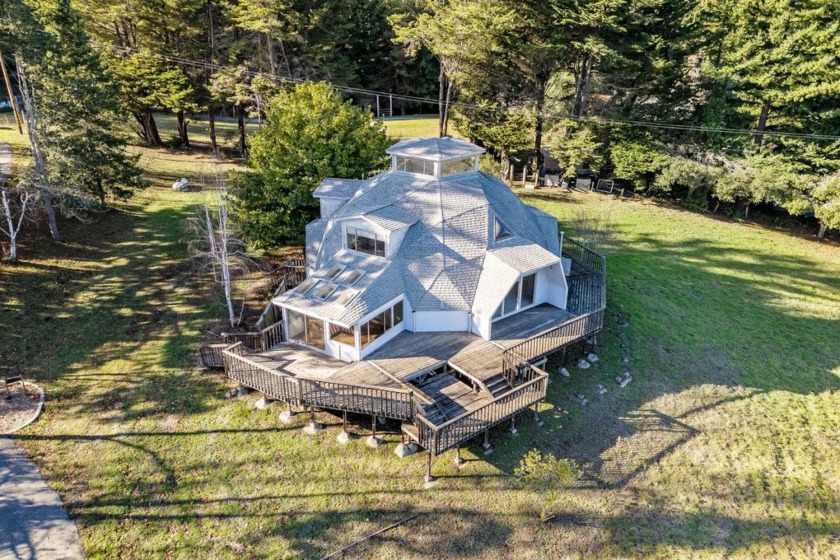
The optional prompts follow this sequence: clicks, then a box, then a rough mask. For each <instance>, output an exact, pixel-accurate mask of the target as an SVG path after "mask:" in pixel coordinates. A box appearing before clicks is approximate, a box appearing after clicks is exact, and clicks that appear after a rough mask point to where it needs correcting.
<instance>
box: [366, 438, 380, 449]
mask: <svg viewBox="0 0 840 560" xmlns="http://www.w3.org/2000/svg"><path fill="white" fill-rule="evenodd" d="M383 443H385V440H383V439H382V438H379V437H373V436H368V437H367V439H366V440H365V445H367V446H368V447H370V448H371V449H378V448H379V447H380V446H381V445H382V444H383Z"/></svg>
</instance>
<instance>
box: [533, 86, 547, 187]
mask: <svg viewBox="0 0 840 560" xmlns="http://www.w3.org/2000/svg"><path fill="white" fill-rule="evenodd" d="M547 82H548V80H547V79H542V78H540V79H539V81H538V82H537V99H536V106H535V107H534V109H535V110H536V122H535V124H534V155H533V156H532V158H531V164H532V166H533V168H534V173H536V174H539V170H540V165H542V136H543V122H544V120H545V115H543V108H544V107H545V88H546V86H547Z"/></svg>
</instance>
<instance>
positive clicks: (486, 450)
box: [482, 443, 493, 455]
mask: <svg viewBox="0 0 840 560" xmlns="http://www.w3.org/2000/svg"><path fill="white" fill-rule="evenodd" d="M482 447H483V448H484V451H482V453H484V454H485V455H490V454H491V453H493V446H492V445H490V444H489V443H485V444H484V445H482Z"/></svg>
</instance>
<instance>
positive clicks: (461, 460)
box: [455, 455, 467, 469]
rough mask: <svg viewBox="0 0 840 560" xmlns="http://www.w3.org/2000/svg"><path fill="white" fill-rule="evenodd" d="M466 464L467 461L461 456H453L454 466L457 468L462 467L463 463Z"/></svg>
mask: <svg viewBox="0 0 840 560" xmlns="http://www.w3.org/2000/svg"><path fill="white" fill-rule="evenodd" d="M466 464H467V462H466V461H465V460H464V458H463V457H459V456H458V455H456V456H455V466H456V467H458V468H459V469H463V468H464V465H466Z"/></svg>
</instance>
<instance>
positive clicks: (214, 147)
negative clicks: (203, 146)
mask: <svg viewBox="0 0 840 560" xmlns="http://www.w3.org/2000/svg"><path fill="white" fill-rule="evenodd" d="M207 116H208V118H209V120H210V152H211V153H213V154H214V155H215V154H216V152H217V151H218V149H219V145H218V143H217V142H216V108H215V107H210V108H208V109H207Z"/></svg>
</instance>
